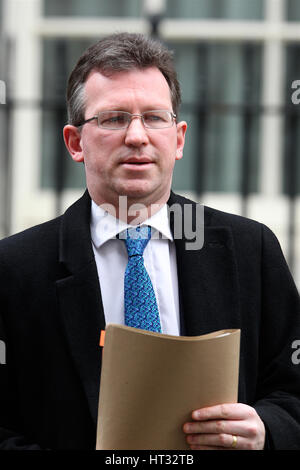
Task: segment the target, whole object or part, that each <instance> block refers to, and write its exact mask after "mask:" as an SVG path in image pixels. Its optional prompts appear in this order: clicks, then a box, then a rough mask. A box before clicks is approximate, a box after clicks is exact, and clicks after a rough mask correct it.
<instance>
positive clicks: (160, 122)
mask: <svg viewBox="0 0 300 470" xmlns="http://www.w3.org/2000/svg"><path fill="white" fill-rule="evenodd" d="M143 119H144V124H145V126H146V127H149V128H150V129H163V128H164V127H171V126H172V125H173V116H172V113H170V112H169V111H147V113H143Z"/></svg>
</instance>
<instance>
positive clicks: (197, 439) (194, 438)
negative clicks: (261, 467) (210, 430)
mask: <svg viewBox="0 0 300 470" xmlns="http://www.w3.org/2000/svg"><path fill="white" fill-rule="evenodd" d="M186 442H187V444H188V445H189V446H190V448H192V447H195V450H196V448H200V447H201V448H211V449H222V450H255V449H256V447H255V446H254V444H253V442H252V441H251V440H250V439H248V438H246V437H242V436H237V441H236V443H235V444H234V439H233V435H231V434H194V435H192V434H190V435H188V436H186Z"/></svg>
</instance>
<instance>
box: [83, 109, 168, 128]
mask: <svg viewBox="0 0 300 470" xmlns="http://www.w3.org/2000/svg"><path fill="white" fill-rule="evenodd" d="M161 111H163V112H166V113H168V114H169V115H170V116H171V119H172V121H171V124H170V126H165V127H150V126H147V124H145V121H144V114H147V113H153V112H161ZM103 113H124V114H126V115H128V116H130V121H129V122H128V124H127V126H125V127H115V128H113V127H103V126H100V125H99V116H100V114H103ZM135 117H139V118H141V121H142V123H143V126H144V127H145V128H146V129H153V130H157V129H170V128H171V127H173V125H174V122H175V120H176V117H177V116H176V114H174V113H173V111H169V110H168V109H149V111H145V112H144V113H142V114H132V113H129V112H128V111H119V110H107V111H99V113H98V114H97V115H96V116H93V117H91V118H89V119H86V120H85V121H82V122H81V123H79V124H77V126H76V127H82V126H83V125H84V124H87V123H88V122H91V121H94V120H95V119H97V125H98V127H99V129H106V130H109V131H120V130H124V129H128V127H129V126H130V124H131V122H132V119H133V118H135Z"/></svg>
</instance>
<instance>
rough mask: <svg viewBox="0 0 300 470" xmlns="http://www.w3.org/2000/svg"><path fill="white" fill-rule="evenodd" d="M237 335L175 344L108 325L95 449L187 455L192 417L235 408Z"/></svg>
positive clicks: (225, 332) (223, 333)
mask: <svg viewBox="0 0 300 470" xmlns="http://www.w3.org/2000/svg"><path fill="white" fill-rule="evenodd" d="M239 347H240V330H222V331H217V332H214V333H210V334H206V335H203V336H170V335H164V334H160V333H152V332H147V331H144V330H138V329H135V328H130V327H127V326H122V325H112V324H110V325H108V326H107V328H106V334H105V343H104V348H103V362H102V371H101V385H100V396H99V411H98V428H97V444H96V449H114V450H121V449H152V450H157V449H160V450H163V449H170V450H173V449H174V450H176V449H180V450H184V449H188V446H187V444H186V442H185V435H184V433H183V431H182V426H183V424H184V423H185V422H187V421H191V412H192V411H193V410H195V409H198V408H201V407H204V406H209V405H215V404H218V403H235V402H236V401H237V392H238V370H239Z"/></svg>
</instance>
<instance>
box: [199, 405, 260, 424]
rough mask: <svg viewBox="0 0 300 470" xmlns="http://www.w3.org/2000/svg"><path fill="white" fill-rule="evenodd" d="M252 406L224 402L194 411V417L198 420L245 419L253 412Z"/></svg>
mask: <svg viewBox="0 0 300 470" xmlns="http://www.w3.org/2000/svg"><path fill="white" fill-rule="evenodd" d="M251 410H252V408H251V407H250V406H248V405H244V404H243V403H223V404H221V405H215V406H209V407H206V408H200V409H198V410H194V411H193V412H192V418H193V419H195V420H197V421H208V420H211V419H217V420H220V419H231V420H235V419H236V420H239V419H245V418H246V417H247V416H249V413H251Z"/></svg>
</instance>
